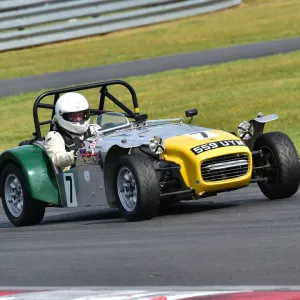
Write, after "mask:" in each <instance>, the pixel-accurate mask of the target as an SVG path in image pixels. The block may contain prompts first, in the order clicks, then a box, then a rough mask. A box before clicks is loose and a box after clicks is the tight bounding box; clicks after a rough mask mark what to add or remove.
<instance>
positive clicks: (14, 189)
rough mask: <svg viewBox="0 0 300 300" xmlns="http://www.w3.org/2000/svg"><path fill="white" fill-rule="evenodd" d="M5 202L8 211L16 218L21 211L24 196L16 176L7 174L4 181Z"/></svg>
mask: <svg viewBox="0 0 300 300" xmlns="http://www.w3.org/2000/svg"><path fill="white" fill-rule="evenodd" d="M4 195H5V203H6V205H7V208H8V209H9V211H10V213H11V214H12V215H13V216H14V217H15V218H18V217H19V216H20V215H21V214H22V211H23V204H24V197H23V189H22V186H21V183H20V181H19V179H18V177H17V176H16V175H14V174H9V175H8V176H7V177H6V179H5V183H4Z"/></svg>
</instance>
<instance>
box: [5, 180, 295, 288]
mask: <svg viewBox="0 0 300 300" xmlns="http://www.w3.org/2000/svg"><path fill="white" fill-rule="evenodd" d="M202 201H203V200H202ZM299 201H300V191H298V193H297V194H296V195H295V196H294V197H292V198H290V199H285V200H277V201H271V200H268V199H266V198H265V197H264V196H263V195H262V193H261V192H260V190H259V189H258V187H257V185H256V184H254V185H251V186H249V187H247V188H245V189H242V190H238V191H235V192H231V193H228V192H227V193H223V194H219V195H218V196H216V197H212V198H206V200H205V201H204V202H202V203H200V202H199V201H197V202H195V203H190V202H183V203H179V204H177V205H173V206H171V207H169V209H168V210H166V211H162V212H161V213H160V215H159V216H158V217H156V218H154V219H152V220H150V221H145V222H138V223H129V222H127V221H125V220H124V219H123V218H122V216H121V215H120V213H119V212H118V211H117V210H113V209H109V210H104V211H103V210H98V209H97V210H91V209H88V210H85V211H82V210H79V209H49V210H48V211H47V214H46V217H45V219H44V221H43V223H42V224H41V225H39V226H33V227H23V228H15V227H13V226H12V225H11V224H10V223H9V222H8V221H7V219H6V217H5V215H4V214H3V211H1V212H0V236H1V241H0V243H1V246H0V262H1V264H0V285H1V286H36V287H37V286H58V287H59V286H174V285H179V286H204V285H206V286H212V285H222V286H225V285H231V286H232V285H299V283H300V263H299V249H300V239H299V237H300V217H299V216H300V205H299V203H300V202H299Z"/></svg>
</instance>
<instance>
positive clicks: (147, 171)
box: [115, 154, 160, 221]
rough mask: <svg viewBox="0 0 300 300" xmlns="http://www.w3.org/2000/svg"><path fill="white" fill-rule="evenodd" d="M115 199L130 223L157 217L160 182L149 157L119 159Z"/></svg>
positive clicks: (133, 156)
mask: <svg viewBox="0 0 300 300" xmlns="http://www.w3.org/2000/svg"><path fill="white" fill-rule="evenodd" d="M115 197H116V199H117V203H118V206H119V208H120V210H121V211H122V213H123V215H124V217H125V218H126V219H127V220H128V221H142V220H147V219H151V218H153V217H154V216H156V215H157V213H158V207H159V197H160V190H159V182H158V179H157V176H156V172H155V170H154V167H153V165H152V164H151V162H150V161H149V159H148V158H147V157H145V156H144V155H141V154H133V155H126V156H121V157H120V158H119V163H118V167H117V168H116V184H115Z"/></svg>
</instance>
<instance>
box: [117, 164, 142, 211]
mask: <svg viewBox="0 0 300 300" xmlns="http://www.w3.org/2000/svg"><path fill="white" fill-rule="evenodd" d="M117 189H118V195H119V198H120V201H121V203H122V205H123V207H124V208H125V209H126V210H127V211H133V210H134V209H135V207H136V204H137V187H136V182H135V178H134V176H133V174H132V172H131V171H130V170H129V169H128V168H126V167H122V168H121V169H120V171H119V173H118V176H117Z"/></svg>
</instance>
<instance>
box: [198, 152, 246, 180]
mask: <svg viewBox="0 0 300 300" xmlns="http://www.w3.org/2000/svg"><path fill="white" fill-rule="evenodd" d="M248 167H249V158H248V155H247V154H230V155H223V156H218V157H215V158H210V159H207V160H205V161H204V162H203V163H202V164H201V174H202V178H203V180H204V181H220V180H226V179H231V178H236V177H240V176H243V175H245V174H247V172H248Z"/></svg>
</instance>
